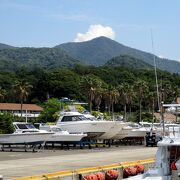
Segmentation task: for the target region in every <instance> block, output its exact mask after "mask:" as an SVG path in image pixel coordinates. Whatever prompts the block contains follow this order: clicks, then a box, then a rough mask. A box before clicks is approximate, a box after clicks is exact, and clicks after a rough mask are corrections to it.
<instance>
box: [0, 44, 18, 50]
mask: <svg viewBox="0 0 180 180" xmlns="http://www.w3.org/2000/svg"><path fill="white" fill-rule="evenodd" d="M14 48H15V47H13V46H9V45H7V44H2V43H0V49H14Z"/></svg>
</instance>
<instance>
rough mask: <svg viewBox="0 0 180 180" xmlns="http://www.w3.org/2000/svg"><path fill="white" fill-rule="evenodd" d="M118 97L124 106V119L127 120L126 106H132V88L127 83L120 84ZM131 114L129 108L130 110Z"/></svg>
mask: <svg viewBox="0 0 180 180" xmlns="http://www.w3.org/2000/svg"><path fill="white" fill-rule="evenodd" d="M118 91H119V95H120V97H121V99H120V100H121V101H122V102H123V105H124V119H125V121H126V120H127V105H130V106H131V104H132V97H133V86H131V85H129V84H128V83H122V84H121V85H119V86H118ZM130 112H131V108H130Z"/></svg>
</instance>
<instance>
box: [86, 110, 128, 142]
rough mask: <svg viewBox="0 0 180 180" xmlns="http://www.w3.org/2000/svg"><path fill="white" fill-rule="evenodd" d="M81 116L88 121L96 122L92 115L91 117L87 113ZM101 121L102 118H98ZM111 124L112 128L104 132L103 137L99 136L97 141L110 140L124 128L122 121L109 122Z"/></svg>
mask: <svg viewBox="0 0 180 180" xmlns="http://www.w3.org/2000/svg"><path fill="white" fill-rule="evenodd" d="M83 115H84V116H85V117H86V118H87V119H90V120H93V121H94V120H98V119H97V118H96V117H94V116H93V115H91V114H90V113H88V112H85V113H83ZM100 118H101V120H103V117H102V116H101V117H100ZM110 122H112V124H113V125H112V127H111V128H110V129H109V130H108V131H107V132H105V133H104V134H103V135H101V136H99V137H98V139H99V140H109V139H112V137H114V136H115V135H116V134H117V133H118V132H119V131H121V130H122V128H123V127H124V126H125V123H124V122H123V121H110Z"/></svg>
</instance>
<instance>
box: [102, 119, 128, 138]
mask: <svg viewBox="0 0 180 180" xmlns="http://www.w3.org/2000/svg"><path fill="white" fill-rule="evenodd" d="M112 123H113V126H112V127H111V128H110V129H109V130H108V131H107V132H106V133H104V134H103V135H102V136H100V137H99V139H107V140H108V139H116V138H114V137H116V135H117V134H118V133H120V132H122V129H123V127H124V126H125V125H126V123H124V122H122V121H112Z"/></svg>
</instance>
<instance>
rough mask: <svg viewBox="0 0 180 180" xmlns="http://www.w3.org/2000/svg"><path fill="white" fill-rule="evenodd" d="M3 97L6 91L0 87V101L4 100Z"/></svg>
mask: <svg viewBox="0 0 180 180" xmlns="http://www.w3.org/2000/svg"><path fill="white" fill-rule="evenodd" d="M5 95H6V90H5V89H2V87H1V86H0V101H3V100H4V97H5Z"/></svg>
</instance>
